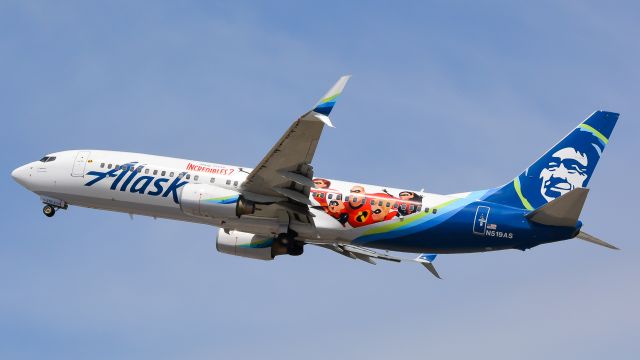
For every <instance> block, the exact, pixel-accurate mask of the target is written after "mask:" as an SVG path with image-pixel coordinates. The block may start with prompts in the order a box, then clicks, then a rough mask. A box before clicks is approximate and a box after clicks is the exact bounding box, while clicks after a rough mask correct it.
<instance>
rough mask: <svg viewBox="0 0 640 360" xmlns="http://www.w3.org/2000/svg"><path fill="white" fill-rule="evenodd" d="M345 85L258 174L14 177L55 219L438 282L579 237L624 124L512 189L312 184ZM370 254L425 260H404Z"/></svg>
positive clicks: (604, 124)
mask: <svg viewBox="0 0 640 360" xmlns="http://www.w3.org/2000/svg"><path fill="white" fill-rule="evenodd" d="M348 79H349V77H348V76H343V77H342V78H340V79H339V80H338V82H337V83H336V84H335V85H334V86H333V87H332V88H331V89H330V90H329V92H328V93H327V94H326V95H325V96H324V97H323V98H322V99H321V100H320V102H319V103H318V104H317V105H316V106H315V107H314V108H313V109H312V110H310V111H309V112H307V113H305V114H304V115H302V116H301V117H300V118H299V119H298V120H296V121H295V122H293V124H292V125H291V126H290V127H289V129H288V130H287V131H286V132H285V133H284V135H283V136H282V137H281V138H280V139H279V140H278V141H277V142H276V144H275V145H274V146H273V147H272V148H271V150H270V151H269V152H268V153H267V154H266V156H265V157H264V158H263V159H262V161H260V163H258V165H257V166H256V167H255V168H254V169H250V168H245V167H238V166H234V165H223V164H218V163H211V162H207V161H196V160H183V159H176V158H170V157H163V156H155V155H146V154H137V153H129V152H118V151H104V150H71V151H62V152H56V153H51V154H48V155H46V156H44V157H43V158H42V159H40V160H38V161H34V162H31V163H29V164H26V165H23V166H21V167H19V168H17V169H15V170H14V171H13V172H12V174H11V175H12V176H13V178H14V179H15V180H16V181H17V182H18V183H19V184H21V185H22V186H24V187H25V188H27V189H28V190H30V191H32V192H34V193H36V194H37V195H39V196H40V199H41V201H42V202H43V203H44V204H45V206H44V209H43V212H44V214H45V215H46V216H49V217H51V216H53V215H54V214H55V213H56V211H58V210H59V209H67V208H68V206H69V205H75V206H83V207H89V208H95V209H102V210H111V211H119V212H124V213H129V214H139V215H146V216H153V217H156V218H167V219H175V220H181V221H189V222H196V223H203V224H209V225H213V226H216V227H219V228H220V229H219V231H218V237H217V240H216V247H217V249H218V251H220V252H223V253H227V254H231V255H236V256H243V257H248V258H253V259H261V260H272V259H273V258H275V257H276V256H278V255H285V254H288V255H301V254H302V253H303V248H304V246H305V245H316V246H321V247H324V248H327V249H330V250H333V251H335V252H337V253H339V254H342V255H344V256H347V257H350V258H353V259H359V260H363V261H366V262H369V263H375V259H381V260H388V261H394V262H399V261H403V260H409V261H415V262H417V263H420V264H422V265H424V266H425V267H426V268H427V269H428V270H429V271H430V272H431V273H432V274H433V275H435V276H437V277H439V275H438V273H437V272H436V270H435V268H434V266H433V261H434V259H435V256H436V254H442V253H467V252H482V251H493V250H504V249H520V250H525V249H529V248H532V247H534V246H537V245H540V244H545V243H551V242H556V241H561V240H567V239H572V238H576V237H577V238H579V239H582V240H586V241H589V242H592V243H595V244H599V245H602V246H606V247H609V248H613V249H615V247H614V246H613V245H610V244H608V243H606V242H604V241H602V240H600V239H598V238H596V237H594V236H591V235H589V234H587V233H585V232H584V231H583V230H582V222H581V221H580V220H579V215H580V212H581V210H582V207H583V205H584V202H585V200H586V197H587V193H588V191H589V190H588V189H586V186H587V185H588V183H589V180H590V179H591V176H592V174H593V171H594V169H595V167H596V164H597V162H598V160H599V159H600V156H601V155H602V152H603V150H604V148H605V146H606V145H607V143H608V142H609V137H610V136H611V132H612V131H613V128H614V126H615V124H616V121H617V119H618V114H616V113H612V112H606V111H596V112H594V113H593V114H592V115H591V116H589V117H588V118H587V119H586V120H585V121H583V122H582V123H580V124H579V125H578V126H577V127H576V128H575V129H574V130H573V131H571V132H570V133H569V134H568V135H567V136H566V137H565V138H563V139H562V140H560V142H558V144H556V145H555V146H553V147H552V148H551V149H550V150H549V151H547V152H546V153H545V154H544V155H543V156H542V157H541V158H540V159H538V160H536V161H535V162H534V163H533V164H532V165H531V166H529V167H528V168H527V169H526V170H524V171H523V172H522V173H521V174H519V175H517V176H516V177H515V178H514V179H513V180H511V181H509V182H508V183H507V184H505V185H502V186H499V187H496V188H492V189H487V190H480V191H471V192H465V193H459V194H449V195H438V194H429V193H425V192H422V191H414V190H405V189H395V188H391V187H387V186H377V185H367V184H361V183H351V182H346V181H339V180H333V179H326V178H321V177H317V176H315V175H314V169H313V167H312V160H313V156H314V154H315V152H316V147H317V145H318V141H319V139H320V134H321V133H322V130H323V129H324V127H325V126H329V127H333V125H332V123H331V120H330V119H329V114H330V113H331V110H332V109H333V107H334V105H335V102H336V99H337V98H338V96H339V95H340V94H341V93H342V90H343V88H344V86H345V85H346V83H347V81H348ZM373 249H379V250H391V251H397V252H408V253H419V254H420V255H418V256H417V257H416V258H410V259H405V258H402V257H398V256H392V255H389V254H388V253H387V252H384V253H381V252H377V251H375V250H373Z"/></svg>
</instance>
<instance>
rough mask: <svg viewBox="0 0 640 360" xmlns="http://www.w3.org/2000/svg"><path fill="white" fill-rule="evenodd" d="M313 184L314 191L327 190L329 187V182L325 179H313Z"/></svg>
mask: <svg viewBox="0 0 640 360" xmlns="http://www.w3.org/2000/svg"><path fill="white" fill-rule="evenodd" d="M313 183H314V184H315V186H316V189H328V188H329V187H330V186H331V181H329V180H327V179H321V178H315V179H313Z"/></svg>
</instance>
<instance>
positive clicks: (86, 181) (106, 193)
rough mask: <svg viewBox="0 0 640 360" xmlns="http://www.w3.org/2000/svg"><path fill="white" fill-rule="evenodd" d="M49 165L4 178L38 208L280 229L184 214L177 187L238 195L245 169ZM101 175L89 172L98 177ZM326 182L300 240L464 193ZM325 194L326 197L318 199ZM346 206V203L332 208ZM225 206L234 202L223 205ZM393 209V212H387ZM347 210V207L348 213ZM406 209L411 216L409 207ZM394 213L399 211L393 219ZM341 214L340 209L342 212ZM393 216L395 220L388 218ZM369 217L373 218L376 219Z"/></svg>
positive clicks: (246, 219) (297, 226)
mask: <svg viewBox="0 0 640 360" xmlns="http://www.w3.org/2000/svg"><path fill="white" fill-rule="evenodd" d="M47 157H49V158H51V157H55V160H53V161H47V162H42V161H34V162H31V163H29V164H26V165H24V166H22V167H20V168H18V169H16V170H14V171H13V173H12V176H13V177H14V178H15V179H16V181H17V182H19V183H20V184H21V185H23V186H24V187H26V188H27V189H29V190H31V191H32V192H34V193H36V194H38V195H39V196H40V197H41V198H42V199H43V201H44V202H45V203H56V204H62V205H66V204H69V205H76V206H82V207H87V208H95V209H101V210H111V211H118V212H123V213H129V214H137V215H145V216H152V217H156V218H167V219H175V220H181V221H189V222H195V223H204V224H210V225H214V226H219V227H223V228H228V229H231V230H239V231H246V232H252V233H256V234H264V235H269V234H277V233H278V231H279V230H278V229H279V226H281V224H280V223H279V222H278V221H277V220H274V219H272V218H266V217H261V216H242V217H237V216H209V215H206V214H204V213H203V214H200V213H197V212H196V213H194V211H193V210H192V209H185V207H184V206H183V204H182V201H181V198H182V196H183V194H182V191H183V190H184V189H185V184H187V183H188V184H190V186H191V187H193V185H191V184H194V185H199V186H200V187H201V188H207V189H215V191H221V192H222V193H234V192H240V191H241V188H242V184H243V182H244V180H245V179H246V177H247V176H248V174H249V173H250V172H251V171H252V169H250V168H242V167H237V166H232V165H224V164H216V163H210V162H202V161H194V160H185V159H177V158H171V157H164V156H155V155H147V154H139V153H129V152H117V151H104V150H71V151H62V152H57V153H53V154H50V155H47ZM132 162H133V163H134V166H133V167H130V168H129V170H119V171H117V168H116V167H121V166H122V165H125V164H132ZM108 172H111V174H110V175H109V174H107V175H95V174H105V173H108ZM321 180H323V181H326V182H327V183H330V184H331V185H329V186H327V188H316V189H312V191H311V194H310V199H311V202H312V204H314V205H318V206H315V207H314V206H312V207H311V209H310V211H311V212H312V213H313V215H314V217H313V222H314V226H309V224H305V223H304V222H298V221H296V220H295V219H290V220H289V224H288V225H289V226H290V227H291V228H292V229H294V230H295V231H296V232H297V233H298V234H300V236H301V237H304V238H307V239H313V240H315V241H328V242H329V241H330V242H334V241H337V242H349V241H350V240H351V239H353V238H355V237H357V236H358V235H359V234H361V233H362V232H363V229H364V228H370V227H371V226H376V224H377V223H379V222H380V223H381V222H386V220H392V218H393V220H396V221H402V220H403V217H404V216H410V215H412V214H415V213H419V212H420V211H423V210H424V211H429V208H432V207H435V206H437V205H439V204H442V203H445V202H447V201H450V200H452V199H457V198H461V197H465V196H466V194H455V195H436V194H426V193H422V192H411V193H414V194H419V200H418V201H416V200H407V201H401V200H400V198H399V197H398V196H399V195H398V194H402V193H403V192H406V191H404V190H400V189H394V188H385V187H380V186H374V185H364V184H356V183H349V182H342V181H336V180H330V179H321ZM329 194H331V197H333V196H336V197H337V196H338V194H339V195H340V197H341V200H345V199H347V196H349V195H350V196H351V201H352V203H354V204H355V205H356V206H355V207H354V208H353V209H350V210H351V212H350V213H352V214H356V215H351V217H349V216H346V215H344V216H343V219H341V221H337V219H338V217H339V216H338V215H339V209H338V210H336V211H337V212H336V213H335V214H334V215H335V216H332V213H331V211H332V210H330V209H332V208H331V207H330V204H331V201H330V200H329V199H331V198H329ZM387 194H394V197H393V198H391V196H390V195H387ZM325 196H326V198H325ZM360 201H361V202H362V204H365V202H366V208H367V209H368V211H363V212H362V214H360V217H359V218H358V217H357V215H358V214H357V208H358V207H359V206H362V205H360ZM345 205H346V206H347V207H349V206H350V203H349V201H346V202H344V203H343V201H340V205H339V206H345ZM229 206H230V208H231V207H232V206H235V204H231V205H229ZM394 207H395V209H394ZM354 209H355V210H354ZM409 209H411V211H410V210H409ZM398 212H402V215H403V216H400V214H398ZM344 213H346V211H345V212H344ZM393 214H395V215H397V217H393V216H392V215H393ZM376 216H377V218H376ZM385 216H386V218H385Z"/></svg>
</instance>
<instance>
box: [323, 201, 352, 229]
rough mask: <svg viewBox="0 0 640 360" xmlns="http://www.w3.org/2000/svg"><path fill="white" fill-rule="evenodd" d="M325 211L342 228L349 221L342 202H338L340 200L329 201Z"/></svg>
mask: <svg viewBox="0 0 640 360" xmlns="http://www.w3.org/2000/svg"><path fill="white" fill-rule="evenodd" d="M325 211H326V212H327V214H329V215H331V216H332V217H333V218H334V219H336V220H338V221H339V222H340V224H342V226H344V224H345V223H346V222H347V221H348V219H349V214H348V213H347V208H346V206H345V205H344V202H342V201H340V199H336V200H329V205H328V206H327V208H326V210H325Z"/></svg>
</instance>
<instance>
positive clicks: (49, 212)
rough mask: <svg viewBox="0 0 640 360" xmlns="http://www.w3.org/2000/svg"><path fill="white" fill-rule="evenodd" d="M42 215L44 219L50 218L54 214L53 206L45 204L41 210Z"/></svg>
mask: <svg viewBox="0 0 640 360" xmlns="http://www.w3.org/2000/svg"><path fill="white" fill-rule="evenodd" d="M42 213H43V214H44V216H46V217H52V216H53V215H55V214H56V208H54V207H53V206H51V205H49V204H46V205H45V206H44V207H43V208H42Z"/></svg>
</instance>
